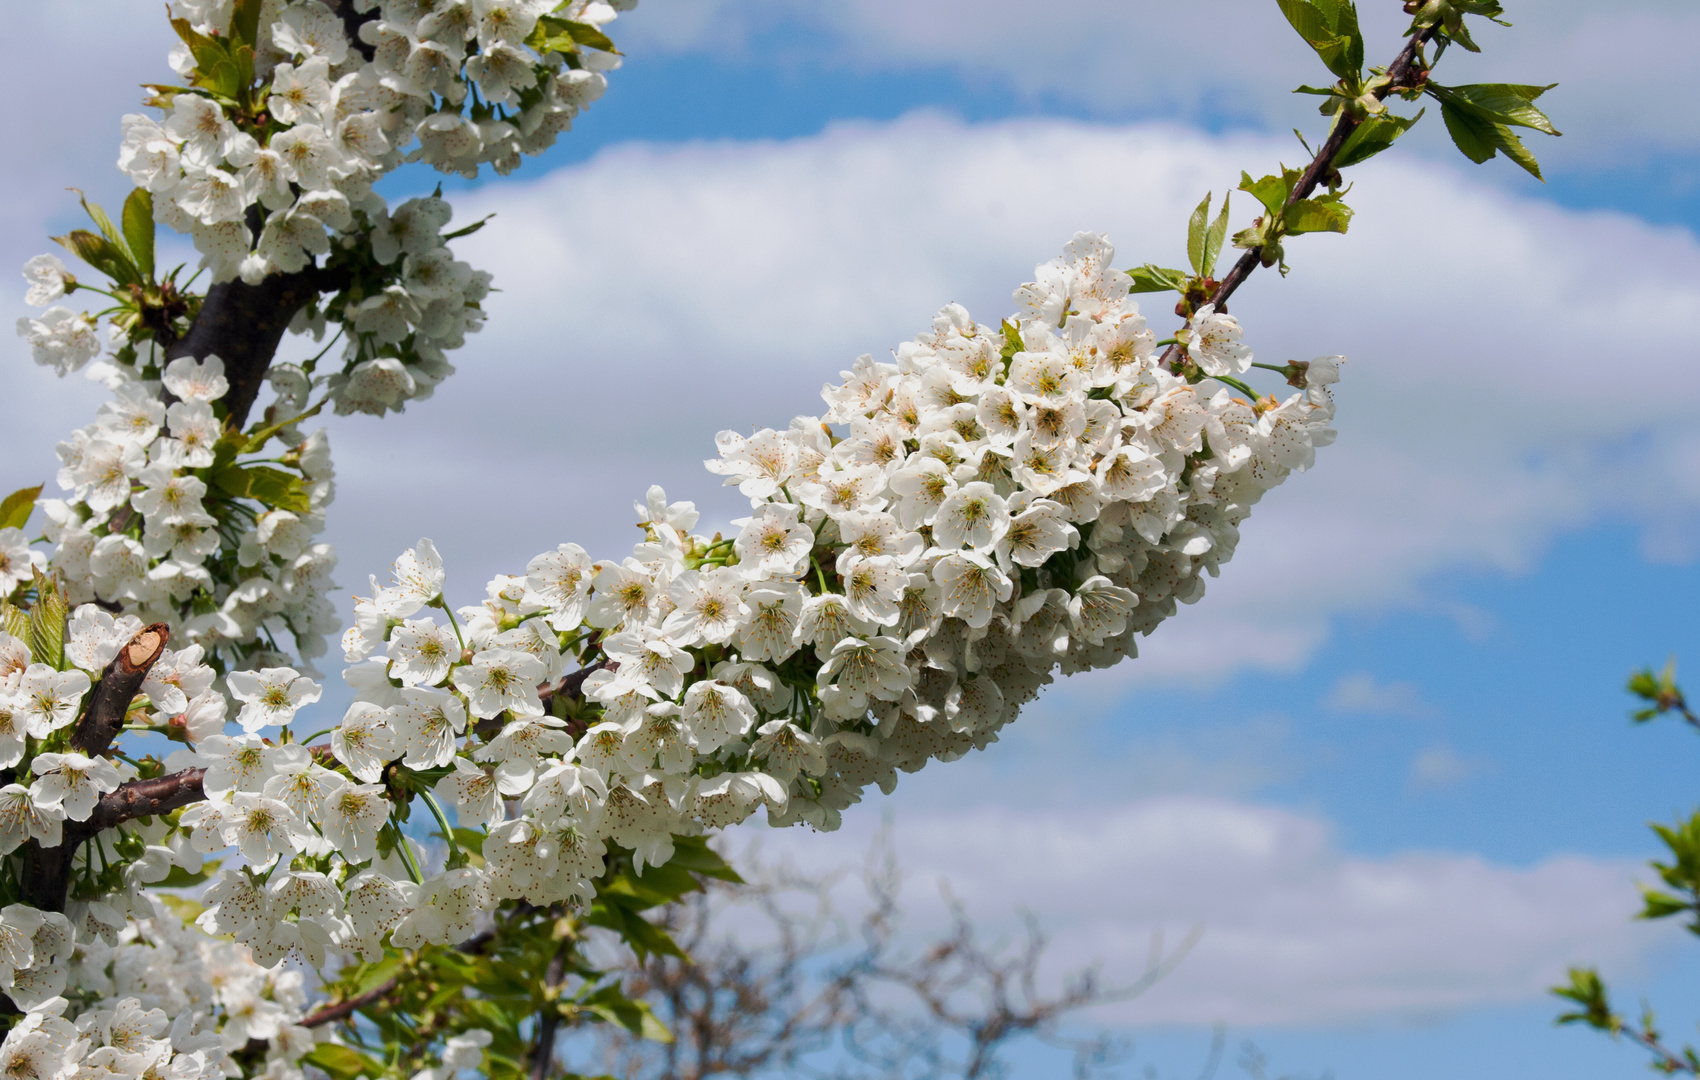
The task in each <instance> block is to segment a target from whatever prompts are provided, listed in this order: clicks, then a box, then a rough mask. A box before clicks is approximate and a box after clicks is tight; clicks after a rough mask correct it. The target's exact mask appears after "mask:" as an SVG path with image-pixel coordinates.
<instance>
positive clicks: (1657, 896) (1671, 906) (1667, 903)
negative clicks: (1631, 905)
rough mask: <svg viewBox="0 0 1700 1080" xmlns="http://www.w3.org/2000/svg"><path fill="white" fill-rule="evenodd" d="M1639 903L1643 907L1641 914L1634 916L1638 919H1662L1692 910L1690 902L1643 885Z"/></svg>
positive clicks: (1692, 905) (1692, 906)
mask: <svg viewBox="0 0 1700 1080" xmlns="http://www.w3.org/2000/svg"><path fill="white" fill-rule="evenodd" d="M1641 902H1642V903H1643V904H1644V905H1645V906H1644V907H1643V908H1642V910H1641V914H1639V915H1637V916H1635V917H1636V918H1638V919H1664V918H1669V917H1670V916H1672V915H1681V914H1682V913H1683V912H1686V911H1692V910H1694V904H1693V902H1692V901H1689V900H1684V899H1682V898H1681V897H1680V896H1672V895H1670V894H1669V893H1662V892H1658V891H1656V890H1654V889H1649V888H1647V887H1646V886H1645V885H1643V886H1642V887H1641Z"/></svg>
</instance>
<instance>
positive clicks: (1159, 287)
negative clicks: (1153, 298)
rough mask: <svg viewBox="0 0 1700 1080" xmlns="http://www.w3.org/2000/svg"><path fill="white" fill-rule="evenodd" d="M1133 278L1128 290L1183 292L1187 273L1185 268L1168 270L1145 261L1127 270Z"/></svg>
mask: <svg viewBox="0 0 1700 1080" xmlns="http://www.w3.org/2000/svg"><path fill="white" fill-rule="evenodd" d="M1127 276H1128V277H1131V278H1132V279H1133V286H1132V287H1131V288H1130V289H1128V291H1129V292H1136V293H1141V292H1185V291H1186V282H1187V274H1186V271H1185V270H1169V269H1166V268H1164V267H1161V266H1153V265H1152V264H1150V263H1146V264H1145V265H1144V266H1136V267H1134V268H1133V269H1132V270H1129V271H1128V272H1127Z"/></svg>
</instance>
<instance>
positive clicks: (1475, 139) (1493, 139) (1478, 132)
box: [1440, 101, 1546, 182]
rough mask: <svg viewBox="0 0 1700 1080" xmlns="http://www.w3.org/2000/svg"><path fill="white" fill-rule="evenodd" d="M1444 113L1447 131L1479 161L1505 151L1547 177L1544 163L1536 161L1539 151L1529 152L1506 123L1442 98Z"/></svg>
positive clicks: (1531, 171) (1537, 175)
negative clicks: (1542, 168) (1544, 171)
mask: <svg viewBox="0 0 1700 1080" xmlns="http://www.w3.org/2000/svg"><path fill="white" fill-rule="evenodd" d="M1440 117H1441V119H1442V120H1444V121H1445V122H1446V131H1447V133H1448V134H1449V135H1451V136H1452V142H1453V144H1454V145H1456V146H1457V147H1458V149H1459V150H1460V151H1461V152H1462V153H1463V155H1464V156H1465V157H1467V158H1469V159H1470V160H1471V161H1473V162H1475V163H1476V164H1477V165H1481V164H1483V163H1484V162H1487V161H1489V160H1491V159H1492V158H1493V156H1494V154H1495V153H1502V154H1504V155H1505V156H1506V157H1508V158H1510V159H1511V160H1512V161H1515V162H1516V163H1517V164H1518V165H1521V166H1522V167H1523V168H1524V169H1526V170H1527V171H1528V172H1529V174H1530V175H1532V176H1533V177H1534V178H1535V179H1536V180H1541V181H1543V182H1544V181H1545V180H1546V177H1544V176H1542V175H1541V167H1540V164H1539V163H1538V162H1537V161H1535V155H1533V154H1531V153H1530V152H1529V148H1528V147H1526V146H1524V145H1523V140H1521V139H1519V138H1518V137H1517V136H1516V135H1514V134H1512V131H1511V129H1510V128H1509V127H1507V126H1506V125H1504V124H1501V123H1496V122H1495V121H1493V120H1490V119H1488V118H1487V117H1486V116H1485V115H1484V114H1483V113H1481V112H1480V111H1478V110H1476V109H1473V108H1471V107H1470V106H1468V105H1466V104H1461V103H1458V102H1455V101H1442V102H1441V105H1440Z"/></svg>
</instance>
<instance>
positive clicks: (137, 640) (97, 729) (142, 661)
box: [71, 623, 171, 757]
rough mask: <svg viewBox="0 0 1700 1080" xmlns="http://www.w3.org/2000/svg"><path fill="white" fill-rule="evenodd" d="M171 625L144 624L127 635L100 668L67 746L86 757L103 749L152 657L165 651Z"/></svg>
mask: <svg viewBox="0 0 1700 1080" xmlns="http://www.w3.org/2000/svg"><path fill="white" fill-rule="evenodd" d="M170 640H171V628H170V627H168V626H166V625H165V624H164V623H154V624H153V625H151V626H148V627H145V628H144V629H143V630H142V631H141V632H140V633H138V634H137V635H136V636H135V637H133V638H131V639H130V640H129V642H127V643H126V644H125V646H124V647H123V648H122V649H119V650H118V655H117V656H115V657H113V658H112V662H111V663H110V664H107V665H106V670H105V671H103V672H101V675H100V683H99V684H98V685H96V686H95V688H94V693H93V694H91V695H90V696H89V707H88V710H87V711H86V712H84V713H83V716H82V719H81V720H79V721H78V722H77V727H76V730H75V731H74V732H73V733H72V734H71V748H72V749H74V750H76V751H77V752H78V753H80V754H87V755H88V756H89V757H98V756H100V755H101V754H104V753H106V748H107V747H109V746H111V745H112V741H113V740H114V739H116V738H118V735H119V733H120V732H122V731H123V730H124V717H125V715H126V714H127V713H129V711H130V703H131V702H133V701H135V700H136V695H137V694H139V693H141V690H142V683H144V682H146V681H147V678H148V672H149V671H150V670H152V668H153V666H154V663H155V661H157V660H158V659H159V658H160V656H162V655H163V654H164V653H165V646H166V643H167V642H169V641H170Z"/></svg>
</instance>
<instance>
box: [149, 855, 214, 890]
mask: <svg viewBox="0 0 1700 1080" xmlns="http://www.w3.org/2000/svg"><path fill="white" fill-rule="evenodd" d="M218 867H219V860H218V859H208V860H206V861H205V862H203V863H201V868H200V869H199V870H198V871H196V872H195V873H193V874H191V873H189V871H187V870H185V869H183V868H182V867H181V866H173V867H172V868H171V872H170V873H169V874H166V875H165V878H164V880H161V881H156V882H154V883H153V884H152V885H151V886H149V887H150V888H154V889H187V888H188V887H189V886H191V885H199V884H200V883H201V882H203V881H205V880H207V879H208V878H210V877H212V876H213V875H214V874H215V873H217V872H218Z"/></svg>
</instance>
